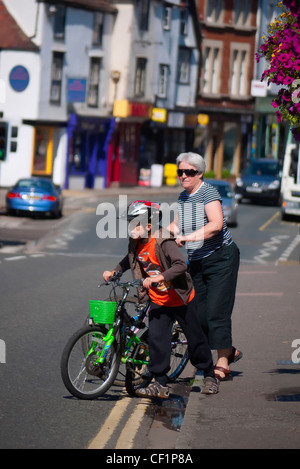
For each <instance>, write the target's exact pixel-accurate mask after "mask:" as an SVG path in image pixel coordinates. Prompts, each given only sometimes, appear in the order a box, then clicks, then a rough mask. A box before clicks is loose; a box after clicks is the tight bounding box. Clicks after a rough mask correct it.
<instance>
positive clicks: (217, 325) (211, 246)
mask: <svg viewBox="0 0 300 469" xmlns="http://www.w3.org/2000/svg"><path fill="white" fill-rule="evenodd" d="M176 163H177V174H178V177H179V179H180V183H181V185H182V187H183V189H184V191H183V192H182V193H181V194H180V196H179V199H178V213H177V216H176V217H175V221H174V223H173V227H171V228H173V231H174V234H175V235H176V242H177V244H178V246H183V245H185V247H186V248H187V252H188V259H189V264H190V274H191V276H192V279H193V282H194V286H195V290H196V299H197V304H198V312H199V314H200V316H201V323H202V327H203V329H204V331H205V332H206V334H207V337H208V341H209V345H210V347H211V349H213V350H217V354H218V357H217V363H216V367H215V375H216V377H217V378H218V379H219V380H221V381H224V380H228V379H232V377H231V374H230V368H229V365H230V364H231V363H233V362H236V361H237V360H239V359H240V358H242V353H241V352H240V351H238V350H236V349H235V348H234V347H233V346H232V335H231V315H232V310H233V305H234V300H235V292H236V284H237V275H238V268H239V249H238V247H237V246H236V244H235V243H234V242H233V240H232V237H231V234H230V232H229V231H228V229H227V226H226V222H225V220H224V216H223V211H222V199H221V197H220V195H219V193H218V191H217V190H216V189H215V188H214V187H212V186H211V185H210V184H208V183H206V182H204V181H203V175H204V172H205V161H204V159H203V158H202V156H200V155H198V154H196V153H181V154H180V155H179V156H178V157H177V159H176Z"/></svg>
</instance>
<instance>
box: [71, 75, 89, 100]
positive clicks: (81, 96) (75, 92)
mask: <svg viewBox="0 0 300 469" xmlns="http://www.w3.org/2000/svg"><path fill="white" fill-rule="evenodd" d="M85 96H86V80H85V79H84V78H82V79H81V78H69V79H68V84H67V100H68V103H84V102H85Z"/></svg>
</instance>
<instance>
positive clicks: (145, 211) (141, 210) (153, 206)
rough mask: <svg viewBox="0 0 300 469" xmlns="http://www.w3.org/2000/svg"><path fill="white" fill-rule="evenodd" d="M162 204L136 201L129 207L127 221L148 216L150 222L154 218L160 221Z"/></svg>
mask: <svg viewBox="0 0 300 469" xmlns="http://www.w3.org/2000/svg"><path fill="white" fill-rule="evenodd" d="M160 214H161V212H160V204H158V203H156V202H149V201H148V200H136V201H135V202H132V204H130V205H129V207H128V210H127V220H129V221H130V220H133V219H134V218H136V217H143V216H145V215H147V216H148V222H150V221H151V220H152V219H153V218H154V219H156V220H159V219H160Z"/></svg>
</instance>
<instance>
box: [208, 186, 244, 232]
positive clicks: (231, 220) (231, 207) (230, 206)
mask: <svg viewBox="0 0 300 469" xmlns="http://www.w3.org/2000/svg"><path fill="white" fill-rule="evenodd" d="M205 182H208V183H209V184H211V185H212V186H213V187H215V188H216V189H217V191H218V192H219V194H220V196H221V198H222V206H223V212H224V217H225V220H226V223H227V225H228V226H236V225H237V215H238V203H237V200H236V197H235V194H234V191H233V189H232V186H231V184H230V183H229V182H228V181H224V180H219V179H205Z"/></svg>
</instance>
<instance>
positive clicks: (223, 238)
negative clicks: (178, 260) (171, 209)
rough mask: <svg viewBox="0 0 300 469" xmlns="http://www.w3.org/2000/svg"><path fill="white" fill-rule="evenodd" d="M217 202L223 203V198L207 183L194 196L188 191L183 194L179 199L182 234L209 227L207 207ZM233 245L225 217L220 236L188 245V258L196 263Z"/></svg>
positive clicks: (179, 224) (179, 225) (179, 223)
mask: <svg viewBox="0 0 300 469" xmlns="http://www.w3.org/2000/svg"><path fill="white" fill-rule="evenodd" d="M215 200H220V202H221V203H222V198H221V196H220V194H219V192H218V191H217V189H215V188H214V187H213V186H211V185H210V184H208V183H206V182H203V184H202V185H201V186H200V187H199V189H198V190H197V191H196V192H194V193H193V194H188V193H187V192H186V191H183V192H181V194H180V195H179V198H178V216H179V217H178V227H179V230H180V233H181V234H185V235H188V234H190V233H192V232H194V231H196V230H200V229H201V228H203V226H205V225H207V223H208V218H207V216H206V213H205V205H207V204H209V203H210V202H213V201H215ZM231 243H232V237H231V234H230V232H229V231H228V229H227V225H226V221H225V218H224V215H223V229H222V230H221V231H220V232H219V233H218V234H216V235H215V236H213V237H212V238H209V239H205V240H204V239H200V240H197V241H193V242H191V241H189V242H187V243H186V248H187V252H188V258H189V260H190V261H194V260H198V259H202V258H203V257H208V256H210V255H211V254H212V253H213V252H214V251H216V250H217V249H219V248H221V247H222V246H224V245H229V244H231Z"/></svg>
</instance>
